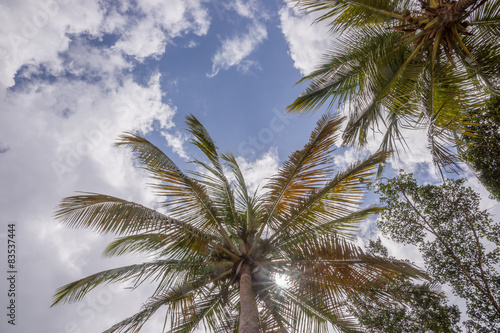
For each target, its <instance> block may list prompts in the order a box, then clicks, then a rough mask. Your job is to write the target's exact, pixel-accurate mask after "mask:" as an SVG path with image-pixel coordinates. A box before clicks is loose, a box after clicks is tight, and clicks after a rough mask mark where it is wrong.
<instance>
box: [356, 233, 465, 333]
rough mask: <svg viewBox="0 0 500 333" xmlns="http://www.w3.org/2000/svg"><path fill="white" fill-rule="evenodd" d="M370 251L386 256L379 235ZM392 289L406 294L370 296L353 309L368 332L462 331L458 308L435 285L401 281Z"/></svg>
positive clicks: (386, 252)
mask: <svg viewBox="0 0 500 333" xmlns="http://www.w3.org/2000/svg"><path fill="white" fill-rule="evenodd" d="M366 250H367V251H368V252H369V253H372V254H377V255H381V256H383V257H388V251H387V248H386V247H385V246H384V245H383V244H382V241H381V239H380V237H379V238H378V239H377V240H376V241H373V240H370V242H369V244H368V246H367V247H366ZM391 288H393V292H396V293H400V294H402V295H405V298H404V300H403V301H402V302H400V303H397V302H390V303H382V304H380V303H376V302H370V301H369V300H368V301H367V302H365V303H364V304H363V306H361V309H362V310H361V311H359V312H357V313H356V316H357V318H358V320H359V322H360V324H361V325H362V326H363V327H364V328H365V332H369V333H421V332H429V333H430V332H450V333H451V332H461V328H460V326H459V321H460V311H459V309H458V307H457V306H456V305H454V306H449V305H447V304H446V301H447V300H446V296H445V295H444V294H443V293H442V292H440V291H439V289H438V287H437V285H435V284H433V285H430V284H428V283H424V284H415V283H412V282H411V281H404V282H402V283H398V284H395V285H392V286H391Z"/></svg>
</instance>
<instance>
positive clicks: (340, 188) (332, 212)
mask: <svg viewBox="0 0 500 333" xmlns="http://www.w3.org/2000/svg"><path fill="white" fill-rule="evenodd" d="M387 156H388V153H385V152H379V153H376V154H374V155H371V156H370V157H368V158H367V159H365V160H362V161H358V162H356V163H354V164H353V165H351V166H349V167H348V168H347V169H346V170H345V171H341V172H338V173H337V174H336V175H335V176H334V177H333V178H332V179H331V180H330V181H328V182H327V183H326V184H325V185H324V186H323V187H322V188H318V189H314V190H312V191H311V192H310V193H308V194H307V195H304V196H303V198H302V200H301V201H300V202H298V203H297V204H296V205H295V207H294V210H293V211H291V212H290V214H289V215H288V216H287V219H286V222H284V223H282V224H281V225H280V228H279V230H277V231H276V233H275V234H274V235H273V236H272V237H271V240H273V239H286V238H283V237H284V236H285V235H287V234H291V235H296V234H303V235H304V236H306V235H310V232H308V230H314V231H315V232H321V229H320V228H324V229H323V230H324V231H325V232H326V230H328V227H331V226H333V224H332V221H336V222H341V221H342V222H343V223H344V224H343V225H341V224H336V225H335V230H336V232H339V233H341V232H343V231H347V232H348V233H349V231H351V232H352V225H349V224H347V222H348V221H349V222H355V221H356V219H354V218H353V217H354V216H353V215H352V214H355V212H356V211H357V210H358V204H359V203H360V201H361V200H362V199H363V196H364V193H365V191H366V184H364V180H367V181H369V180H370V179H371V178H372V177H373V175H374V173H375V168H376V166H377V165H378V164H379V163H381V162H383V161H384V160H385V159H386V158H387ZM361 180H363V181H361ZM348 216H351V218H350V219H344V218H346V217H348ZM318 227H319V228H318ZM306 237H307V236H306Z"/></svg>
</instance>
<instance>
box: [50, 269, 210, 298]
mask: <svg viewBox="0 0 500 333" xmlns="http://www.w3.org/2000/svg"><path fill="white" fill-rule="evenodd" d="M215 265H217V264H216V263H204V262H182V261H178V260H157V261H153V262H147V263H143V264H136V265H130V266H124V267H119V268H114V269H110V270H106V271H102V272H99V273H96V274H93V275H90V276H87V277H86V278H83V279H80V280H78V281H75V282H71V283H69V284H67V285H65V286H62V287H60V288H59V289H58V290H57V291H56V294H55V296H54V302H53V304H52V306H54V305H56V304H57V303H60V302H69V303H73V302H76V301H79V300H81V299H82V298H83V297H84V296H85V295H86V294H87V293H88V292H90V291H91V290H92V289H94V288H96V287H97V286H99V285H102V284H107V283H110V282H125V281H132V282H133V285H134V286H138V285H140V284H142V283H143V282H144V281H146V280H158V279H161V278H163V277H164V276H165V275H169V274H174V273H177V274H179V273H182V272H183V271H186V270H192V269H193V267H196V268H201V267H212V266H215Z"/></svg>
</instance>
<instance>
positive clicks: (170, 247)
mask: <svg viewBox="0 0 500 333" xmlns="http://www.w3.org/2000/svg"><path fill="white" fill-rule="evenodd" d="M341 122H342V119H340V118H336V117H331V116H330V115H325V116H323V117H322V118H321V119H320V121H319V122H318V124H317V127H316V129H315V130H314V131H313V132H312V134H311V136H310V140H309V142H308V143H307V144H306V145H305V146H304V148H303V149H302V150H298V151H296V152H295V153H293V154H292V155H291V156H290V158H289V160H288V161H287V162H286V163H284V164H283V166H282V168H281V169H280V170H279V172H278V173H277V174H276V175H275V176H274V177H272V178H271V179H270V180H269V182H268V184H267V186H266V187H265V191H263V192H262V193H259V192H255V193H253V194H252V193H250V192H249V189H248V187H247V186H246V184H245V181H244V178H243V175H242V173H241V170H240V168H239V166H238V163H237V161H236V158H235V157H234V156H233V155H231V154H219V152H218V149H217V147H216V146H215V143H214V142H213V141H212V139H211V137H210V136H209V134H208V132H207V131H206V129H205V128H204V127H203V126H202V125H201V124H200V123H199V122H198V120H197V119H196V118H195V117H193V116H189V117H187V125H188V130H189V132H190V133H191V134H192V136H193V139H192V143H193V144H194V145H195V146H197V147H198V148H199V149H200V150H201V151H202V152H203V153H204V155H205V156H206V157H207V160H206V161H199V160H195V161H194V163H196V164H197V165H198V166H199V167H201V168H198V170H203V171H196V172H191V173H190V174H189V175H187V174H185V173H183V172H182V171H181V170H180V169H179V168H178V167H177V166H176V165H175V164H174V163H173V162H172V160H171V159H169V158H168V157H167V156H166V155H165V154H164V153H163V152H161V151H160V150H159V149H158V148H157V147H155V146H154V145H152V144H151V143H150V142H148V141H147V140H146V139H144V138H142V137H139V136H137V135H134V134H132V133H127V134H124V135H122V136H121V138H120V141H119V142H118V143H117V144H118V145H124V146H127V147H129V148H130V149H132V151H133V152H134V153H135V156H136V158H137V159H138V160H139V161H140V163H141V164H142V166H143V168H144V169H145V170H147V172H148V173H149V174H150V176H151V177H152V178H153V179H154V185H153V187H154V189H155V190H156V193H157V194H158V195H159V196H160V197H161V198H163V203H164V209H165V210H166V211H167V214H164V213H162V212H160V211H157V210H153V209H149V208H146V207H144V206H142V205H139V204H136V203H133V202H128V201H125V200H122V199H118V198H115V197H110V196H106V195H101V194H95V193H85V194H82V195H77V196H72V197H68V198H66V199H64V200H63V202H62V203H61V205H60V207H59V209H58V210H57V213H56V216H57V218H59V219H60V220H61V221H62V222H63V223H64V224H66V225H67V226H70V227H87V228H91V229H94V230H96V231H98V232H101V233H108V232H112V233H115V234H118V235H121V237H119V238H117V239H116V240H115V241H113V242H112V243H111V244H109V246H108V247H107V248H106V249H105V251H104V254H105V255H107V256H114V255H122V254H126V253H132V252H140V253H150V254H154V255H155V256H156V257H157V260H155V261H151V262H146V263H143V264H138V265H131V266H126V267H120V268H115V269H110V270H106V271H103V272H100V273H97V274H93V275H90V276H88V277H86V278H83V279H81V280H78V281H75V282H72V283H69V284H67V285H65V286H63V287H61V288H59V289H58V290H57V292H56V294H55V296H54V304H57V303H59V302H73V301H78V300H80V299H82V298H83V297H84V296H85V294H87V293H88V292H89V291H90V290H92V289H93V288H95V287H96V286H97V285H100V284H105V283H109V282H123V281H132V282H133V283H134V285H135V286H137V285H140V284H141V283H143V282H145V281H156V283H157V284H158V287H157V289H156V291H155V293H154V294H153V295H152V296H151V298H150V299H149V300H148V301H147V302H146V303H145V304H144V306H143V308H142V309H141V310H140V311H139V312H137V313H136V314H135V315H133V316H131V317H129V318H127V319H125V320H123V321H122V322H120V323H118V324H116V325H115V326H113V327H111V328H110V329H109V330H107V331H106V332H136V330H138V329H140V328H141V327H142V325H143V324H144V322H145V321H146V320H148V319H149V318H150V317H151V316H152V315H153V314H154V313H155V312H156V311H157V310H159V308H160V307H164V309H165V311H166V316H167V318H169V319H170V325H169V332H191V331H193V330H195V329H196V328H197V327H199V326H200V325H202V324H203V325H204V327H205V328H208V329H210V330H211V331H214V332H235V331H238V332H241V333H243V332H252V333H256V332H262V331H264V332H326V330H327V329H328V325H333V327H335V328H337V329H340V330H345V331H349V330H355V329H356V324H355V322H353V321H352V320H351V319H350V317H349V316H348V315H347V312H346V311H347V310H348V309H349V306H350V305H351V303H352V302H349V300H352V299H355V298H358V297H360V298H361V296H367V297H371V299H376V300H383V299H388V298H389V297H390V296H391V295H390V292H389V291H388V289H387V288H385V287H387V285H388V284H389V283H391V282H394V281H397V280H399V279H402V278H406V277H408V276H410V277H422V276H423V273H421V271H419V270H418V269H416V268H415V267H413V266H412V265H410V264H408V263H404V262H399V261H395V260H389V259H384V258H379V257H376V256H373V255H369V254H366V253H364V252H363V251H362V250H360V249H359V248H358V247H356V246H354V245H353V244H352V243H351V242H350V241H349V240H348V238H349V237H350V236H353V234H354V231H355V227H356V224H357V223H358V222H360V221H362V220H363V219H364V218H366V217H367V216H369V215H371V214H374V213H376V212H378V211H379V210H380V208H377V207H368V208H364V209H358V204H359V202H360V200H361V199H362V196H363V193H364V190H365V189H366V187H365V185H364V184H362V182H361V181H360V179H362V178H366V179H370V177H371V176H372V174H373V169H374V168H375V166H376V165H377V164H378V163H380V162H382V161H383V160H384V158H385V157H386V156H385V154H384V153H378V154H375V155H372V156H370V157H368V158H367V159H365V160H363V161H359V162H357V163H355V164H353V165H351V166H350V167H349V168H348V169H347V170H345V171H342V172H337V173H334V169H333V161H332V151H333V150H334V146H333V145H334V143H335V140H336V138H337V135H336V133H337V132H338V130H339V127H340V124H341ZM223 163H224V164H223ZM228 170H229V171H231V174H232V176H231V178H228V177H226V175H225V172H226V171H228ZM279 275H282V276H286V277H287V279H288V285H287V287H283V288H282V287H280V286H279V284H278V283H277V282H276V277H277V276H279ZM384 288H385V289H384ZM238 327H239V328H238Z"/></svg>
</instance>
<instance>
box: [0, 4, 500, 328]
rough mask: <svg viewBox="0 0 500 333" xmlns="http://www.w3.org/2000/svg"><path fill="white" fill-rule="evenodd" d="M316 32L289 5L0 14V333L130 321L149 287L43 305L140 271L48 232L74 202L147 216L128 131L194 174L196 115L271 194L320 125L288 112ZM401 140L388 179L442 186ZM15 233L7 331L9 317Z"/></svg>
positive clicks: (320, 40) (312, 56)
mask: <svg viewBox="0 0 500 333" xmlns="http://www.w3.org/2000/svg"><path fill="white" fill-rule="evenodd" d="M313 20H314V16H313V15H305V13H303V12H300V11H299V10H297V9H296V8H294V7H293V6H292V4H290V3H288V4H287V3H286V2H284V1H282V0H237V1H234V0H233V1H209V0H162V1H160V0H137V1H126V0H124V1H111V0H109V1H97V0H85V1H83V0H74V1H68V0H40V1H39V0H4V1H2V2H1V3H0V100H1V102H0V105H1V109H0V179H1V180H0V181H1V183H0V184H1V186H0V228H1V229H0V249H1V250H0V258H1V259H0V266H1V267H2V274H3V275H2V277H1V278H0V305H1V308H2V309H4V310H3V311H2V314H1V316H0V331H1V332H46V333H77V332H101V331H103V330H105V329H107V328H109V327H110V326H112V325H113V324H114V323H116V322H118V321H120V320H122V319H124V318H126V317H128V316H130V315H132V314H133V313H135V312H136V311H138V310H139V309H140V307H141V304H142V303H143V302H144V301H145V300H146V299H147V297H148V293H149V292H151V289H148V288H150V287H146V288H140V289H136V290H134V291H133V292H131V290H130V289H129V288H128V287H127V286H126V285H125V286H124V285H109V286H106V287H103V288H99V289H96V290H95V291H94V292H92V293H90V294H89V295H88V296H87V297H86V298H84V300H82V301H81V302H79V303H74V304H69V305H66V304H65V305H58V306H56V307H53V308H50V304H51V300H52V296H53V294H54V291H55V290H56V289H57V288H58V287H60V286H61V285H64V284H66V283H69V282H71V281H74V280H77V279H80V278H82V277H84V276H87V275H90V274H93V273H95V272H98V271H101V270H104V269H108V268H111V267H118V266H121V265H126V264H132V263H137V262H142V261H143V260H144V258H140V257H133V256H128V257H124V258H113V259H109V258H106V259H105V258H102V256H101V252H102V250H103V249H104V248H105V246H106V245H107V244H108V243H109V242H110V241H111V240H112V239H113V237H112V235H106V236H102V235H98V234H96V233H94V232H92V231H90V230H84V229H76V230H75V229H69V228H66V227H64V226H62V225H60V224H58V222H57V221H55V219H54V217H53V214H54V210H55V208H56V207H57V205H58V204H59V203H60V202H61V200H62V199H63V198H64V197H67V196H70V195H73V194H75V193H76V191H89V192H97V193H104V194H109V195H113V196H118V197H121V198H124V199H126V200H131V201H135V202H138V203H141V204H144V205H148V206H154V205H155V203H156V201H155V200H156V198H155V197H154V196H153V194H152V193H151V191H150V188H148V187H147V185H146V184H147V182H148V180H147V178H146V175H145V174H144V172H143V171H141V170H140V169H138V168H136V167H135V166H134V163H133V162H132V159H131V153H130V152H129V151H127V150H126V149H121V148H117V147H115V146H113V143H114V142H115V141H116V139H117V137H118V136H119V135H120V134H121V133H123V132H125V131H132V132H136V133H139V134H140V135H143V136H145V137H146V138H148V139H149V140H150V141H151V142H153V143H154V144H155V145H157V146H158V147H160V148H161V149H162V150H164V151H165V152H166V153H167V155H168V156H170V157H171V158H172V159H173V160H174V162H175V163H177V164H178V165H179V166H180V167H181V168H183V169H184V168H189V167H190V165H189V164H188V163H187V162H188V161H189V160H190V159H192V158H197V157H199V153H197V152H196V151H195V150H194V149H193V148H192V147H190V144H189V142H188V140H189V136H188V135H187V134H186V131H185V130H184V129H185V123H184V121H185V117H186V116H187V115H190V114H192V115H194V116H195V117H197V118H198V119H199V120H200V122H201V123H202V124H204V126H205V127H206V128H207V129H208V131H209V132H210V133H211V135H212V137H213V138H214V140H215V142H217V143H218V147H219V148H220V150H221V151H223V152H226V151H231V152H233V153H234V154H235V155H236V156H237V157H238V160H239V162H240V164H241V166H242V169H243V170H244V173H245V175H246V178H247V180H248V182H249V183H250V184H251V186H252V187H253V188H256V187H257V186H258V185H259V184H260V185H262V184H264V183H263V182H262V181H263V180H265V179H266V178H267V177H270V176H271V175H273V174H274V173H275V172H276V171H277V170H278V168H279V165H280V163H281V162H283V161H285V160H286V158H287V156H289V155H290V153H292V152H293V151H295V150H297V149H300V148H302V146H303V145H304V144H305V142H306V140H307V139H308V137H309V134H310V132H311V131H312V130H313V128H314V125H315V123H316V121H317V120H318V118H319V117H320V116H321V112H322V111H320V112H318V113H316V114H313V115H308V116H303V117H298V116H293V115H289V114H286V113H285V107H286V106H287V105H289V104H290V103H291V102H293V100H294V99H295V98H296V97H297V96H298V95H299V94H300V92H301V91H302V90H304V89H305V88H306V86H305V85H295V83H296V82H297V81H298V80H300V78H302V77H303V76H304V75H305V74H307V73H309V72H311V71H312V70H313V69H314V68H315V66H317V65H318V64H319V63H320V62H321V60H322V58H323V55H324V54H325V53H326V52H327V51H328V50H329V49H330V48H332V47H334V44H335V43H334V42H335V40H334V39H333V38H332V36H330V35H329V34H328V27H326V26H324V25H321V24H320V25H313V24H312V21H313ZM323 111H324V110H323ZM406 135H407V138H406V139H407V142H408V145H409V147H410V149H409V150H410V151H411V154H404V155H403V156H402V158H401V159H399V160H393V161H392V162H391V163H390V164H389V165H388V167H387V170H386V172H387V173H386V175H387V176H392V175H394V172H395V170H398V169H400V168H404V169H405V170H406V171H407V172H414V173H415V175H416V176H417V178H418V179H419V181H421V182H425V183H436V182H439V178H438V175H437V173H436V172H435V170H434V168H433V166H432V163H431V159H430V155H429V152H428V149H427V147H426V143H425V140H422V139H421V138H422V135H425V134H423V133H419V132H415V131H413V132H406ZM376 148H377V143H376V138H374V139H373V140H372V141H370V142H369V144H368V145H367V147H366V148H365V150H355V149H339V150H337V154H336V155H335V161H336V162H337V165H338V166H339V168H344V167H345V166H347V165H349V164H350V163H352V162H354V161H355V160H356V159H357V158H358V157H359V156H364V155H367V154H369V153H370V152H374V151H375V150H376ZM460 176H465V177H468V179H469V181H468V183H467V184H468V185H469V186H472V187H473V188H474V189H475V190H477V191H479V192H480V193H481V194H482V197H483V198H484V200H483V202H482V207H483V208H484V209H490V210H491V212H492V214H494V218H496V217H495V215H496V214H498V213H500V208H499V207H498V205H495V202H493V201H491V200H489V199H488V198H487V197H488V194H487V192H486V190H485V189H484V188H483V187H482V186H481V185H480V184H479V183H478V182H477V180H476V179H475V178H474V176H473V175H472V174H471V173H470V172H468V171H466V172H465V173H464V174H462V175H460ZM371 200H375V199H373V198H372V199H371ZM10 224H14V225H15V230H16V232H15V242H16V262H15V265H16V267H15V268H16V271H17V273H16V285H15V287H16V321H15V323H16V325H15V326H13V325H9V324H8V317H7V315H6V307H7V306H8V304H9V303H8V302H9V301H10V298H9V297H8V289H9V284H8V281H7V278H8V277H9V276H8V273H7V271H8V267H7V240H8V225H10ZM377 235H378V231H377V230H376V226H375V223H374V221H373V220H372V221H371V222H367V223H365V224H364V225H363V226H362V227H361V231H360V238H359V240H358V243H359V244H362V243H363V241H364V242H366V240H367V239H369V238H375V237H376V236H377ZM386 241H387V245H388V246H389V250H390V252H391V254H392V255H396V256H397V257H399V258H405V259H406V258H407V259H410V260H413V261H415V262H416V263H419V262H420V263H421V259H420V258H419V255H418V253H417V251H416V250H415V249H414V248H410V247H402V246H400V245H398V244H395V243H393V242H390V241H388V240H386ZM419 260H420V261H419ZM443 288H444V290H446V291H449V290H448V289H446V286H445V287H443ZM450 297H451V301H452V302H453V303H456V304H461V306H462V305H463V304H462V303H461V302H460V300H457V299H456V298H454V297H453V296H452V295H451V294H450ZM4 313H5V314H4ZM162 319H163V318H162V317H161V316H158V317H153V320H152V321H151V322H150V323H148V324H147V326H145V329H144V331H145V332H155V331H161V327H162V324H163V321H162Z"/></svg>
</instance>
